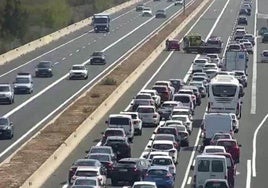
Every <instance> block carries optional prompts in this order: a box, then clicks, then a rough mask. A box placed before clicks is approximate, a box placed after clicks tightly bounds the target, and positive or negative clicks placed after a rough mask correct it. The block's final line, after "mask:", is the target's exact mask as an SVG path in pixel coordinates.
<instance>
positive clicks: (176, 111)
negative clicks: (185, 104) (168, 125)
mask: <svg viewBox="0 0 268 188" xmlns="http://www.w3.org/2000/svg"><path fill="white" fill-rule="evenodd" d="M174 115H188V116H189V119H190V120H193V116H192V112H191V110H190V109H189V108H174V109H173V111H172V113H171V116H174Z"/></svg>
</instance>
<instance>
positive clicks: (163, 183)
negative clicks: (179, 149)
mask: <svg viewBox="0 0 268 188" xmlns="http://www.w3.org/2000/svg"><path fill="white" fill-rule="evenodd" d="M144 181H152V182H155V183H156V186H157V187H165V188H174V186H175V178H174V176H173V175H172V174H171V173H170V171H169V167H167V166H151V167H150V168H149V169H148V171H147V173H146V175H145V177H144Z"/></svg>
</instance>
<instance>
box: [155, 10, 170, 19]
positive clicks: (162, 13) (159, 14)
mask: <svg viewBox="0 0 268 188" xmlns="http://www.w3.org/2000/svg"><path fill="white" fill-rule="evenodd" d="M155 17H156V18H166V17H167V13H166V11H165V10H162V9H161V10H157V11H156V12H155Z"/></svg>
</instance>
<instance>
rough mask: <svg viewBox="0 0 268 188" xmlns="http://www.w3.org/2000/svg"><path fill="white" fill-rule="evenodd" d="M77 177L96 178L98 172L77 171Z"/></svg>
mask: <svg viewBox="0 0 268 188" xmlns="http://www.w3.org/2000/svg"><path fill="white" fill-rule="evenodd" d="M76 176H82V177H95V176H97V171H76Z"/></svg>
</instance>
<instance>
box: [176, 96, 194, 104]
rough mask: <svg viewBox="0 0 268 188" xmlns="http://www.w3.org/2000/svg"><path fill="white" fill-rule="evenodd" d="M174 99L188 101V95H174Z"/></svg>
mask: <svg viewBox="0 0 268 188" xmlns="http://www.w3.org/2000/svg"><path fill="white" fill-rule="evenodd" d="M174 101H180V102H182V103H189V102H190V97H188V96H175V97H174Z"/></svg>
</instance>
